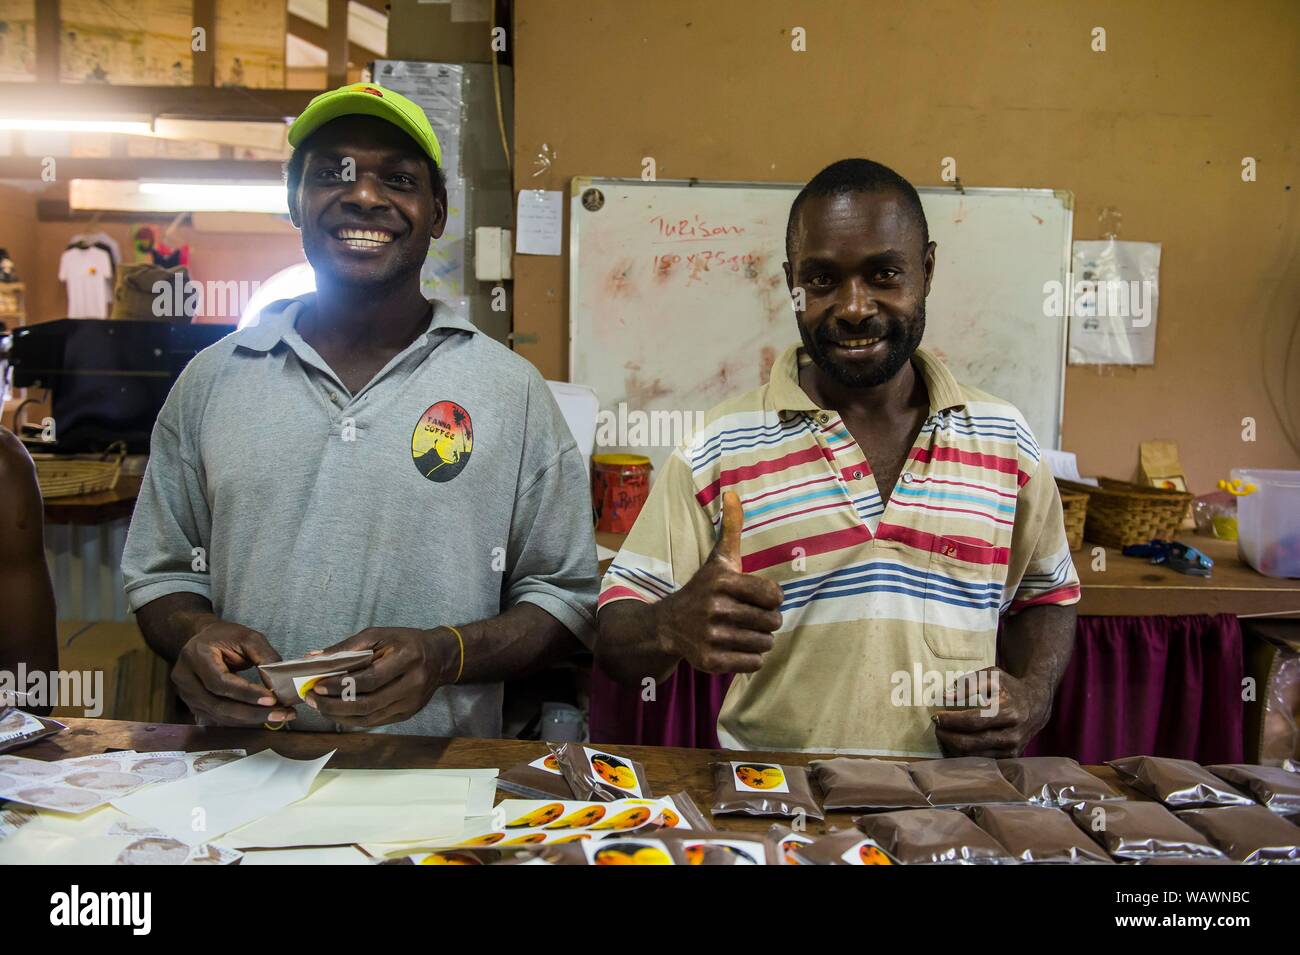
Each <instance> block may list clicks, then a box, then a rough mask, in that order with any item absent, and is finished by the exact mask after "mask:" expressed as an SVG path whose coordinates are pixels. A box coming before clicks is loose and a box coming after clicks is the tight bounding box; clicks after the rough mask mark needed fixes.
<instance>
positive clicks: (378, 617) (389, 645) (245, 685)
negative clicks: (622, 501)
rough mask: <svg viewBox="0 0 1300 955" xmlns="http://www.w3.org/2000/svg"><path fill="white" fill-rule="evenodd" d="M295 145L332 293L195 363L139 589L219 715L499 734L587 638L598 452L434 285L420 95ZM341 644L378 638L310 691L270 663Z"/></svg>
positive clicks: (184, 676) (325, 114)
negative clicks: (278, 688)
mask: <svg viewBox="0 0 1300 955" xmlns="http://www.w3.org/2000/svg"><path fill="white" fill-rule="evenodd" d="M289 142H290V144H291V145H292V146H293V147H294V152H293V156H292V158H291V159H290V161H289V163H288V168H287V173H288V175H287V178H288V189H289V209H290V218H291V219H292V220H293V223H294V225H295V226H297V228H298V229H299V230H300V231H301V232H302V243H303V249H304V251H305V253H306V256H307V259H308V261H309V262H310V263H311V265H312V267H313V269H314V270H315V273H316V287H317V291H316V293H315V294H314V295H308V296H303V297H302V298H298V299H293V300H289V301H284V302H277V303H275V304H274V305H272V306H270V307H268V308H267V309H265V310H264V311H263V312H262V314H261V316H260V319H259V321H258V323H257V324H256V325H254V326H250V327H247V328H243V329H241V330H239V331H237V332H236V333H234V334H233V335H230V336H228V337H227V338H225V339H223V340H222V341H221V342H218V343H217V344H216V345H214V346H212V347H211V348H208V349H206V350H205V351H203V352H201V353H200V354H199V355H198V356H196V357H195V359H194V360H193V361H192V362H191V363H190V364H189V365H188V366H187V367H186V369H185V371H184V373H183V374H182V375H181V376H180V378H179V379H178V380H177V383H176V385H175V387H173V389H172V391H171V394H170V395H169V396H168V399H167V402H166V404H165V406H164V408H163V410H162V412H161V413H160V415H159V418H158V422H157V425H156V426H155V428H154V432H153V441H152V447H151V454H150V461H149V468H148V471H147V473H146V476H145V481H144V486H143V488H142V490H141V494H140V499H139V501H138V503H137V505H136V510H135V515H134V517H133V518H132V522H131V529H130V533H129V535H128V538H127V545H126V551H125V553H124V556H123V560H122V568H123V574H124V576H125V579H126V590H127V595H128V597H129V599H130V602H131V606H132V608H133V609H134V610H135V611H136V613H137V619H138V621H139V623H140V627H141V630H142V631H143V632H144V634H145V638H146V640H147V641H148V642H149V644H150V646H152V647H153V648H154V649H155V650H157V651H158V652H159V653H161V654H162V655H163V656H165V657H167V658H168V659H169V660H172V661H174V662H175V667H174V669H173V674H172V679H173V682H174V683H175V685H176V688H177V690H178V692H179V693H180V696H181V698H182V699H184V700H185V702H186V703H187V704H188V705H189V706H190V708H191V709H192V710H193V711H194V712H195V713H196V715H197V716H198V717H199V719H200V720H201V721H203V722H209V723H221V724H229V725H253V726H256V725H261V724H263V723H269V724H270V725H271V726H273V727H276V726H282V725H284V724H286V723H289V724H290V725H291V726H292V727H294V728H299V729H302V728H305V729H330V728H334V729H358V728H369V729H377V730H380V731H384V732H397V733H410V734H427V735H442V736H450V735H475V736H496V735H500V733H501V728H502V714H501V700H502V685H503V681H505V680H507V679H510V678H512V677H516V676H520V675H523V674H525V673H527V672H529V671H532V670H535V669H538V668H541V667H544V666H545V665H547V664H548V663H550V662H552V661H554V660H556V659H558V658H560V657H562V656H564V655H566V654H568V653H570V652H571V651H573V650H574V649H577V647H578V642H577V640H575V637H576V638H577V639H578V640H582V641H583V642H589V641H590V639H591V635H592V632H593V631H592V623H593V612H594V604H595V595H596V556H595V542H594V540H593V536H592V529H591V520H590V502H589V498H588V493H587V479H586V471H585V467H584V464H583V462H582V459H581V454H580V452H579V451H578V449H577V446H576V444H575V443H574V441H573V438H572V437H571V435H570V434H569V432H568V429H567V427H566V425H565V423H564V420H563V418H562V417H561V415H560V413H559V410H558V409H557V407H556V405H555V402H554V400H553V399H552V398H551V395H550V392H549V390H548V388H547V386H546V384H545V382H544V381H543V380H542V378H541V376H540V375H539V374H538V373H537V371H536V370H535V369H534V368H533V367H532V366H531V365H530V364H528V363H527V362H526V361H524V360H523V359H521V358H519V357H518V356H516V355H515V354H514V353H513V352H511V351H510V350H509V349H507V348H504V347H502V346H501V345H499V344H498V343H496V342H494V341H492V340H491V339H489V338H487V337H486V336H485V335H483V334H481V333H479V332H478V331H477V330H476V329H475V327H474V326H473V325H472V324H470V323H469V322H468V321H466V320H465V319H464V318H462V317H460V316H459V315H457V314H455V313H454V312H453V311H452V310H451V309H450V308H448V307H447V306H446V305H444V304H443V303H441V302H429V301H427V300H426V299H425V298H424V297H423V295H422V294H421V292H420V267H421V265H422V264H423V262H424V260H425V257H426V256H427V254H428V249H429V243H430V241H432V240H434V239H437V238H438V237H439V236H441V235H442V231H443V228H444V226H445V224H446V221H447V199H446V189H445V186H444V182H443V173H442V168H441V166H442V154H441V150H440V147H439V144H438V140H437V137H436V136H435V135H434V133H433V129H432V128H431V127H430V125H429V122H428V120H427V118H426V117H425V115H424V113H423V111H422V110H420V108H419V107H417V106H416V105H415V104H414V103H412V102H410V101H409V100H407V99H405V98H404V97H402V96H400V95H398V94H396V93H394V92H392V91H391V90H387V89H384V88H382V87H379V86H375V85H373V84H365V83H358V84H353V85H350V86H345V87H343V88H341V89H338V90H333V91H331V92H329V93H325V94H323V95H321V96H318V97H317V98H316V99H314V100H313V101H312V102H311V104H310V105H309V106H308V107H307V109H306V110H305V111H304V112H303V114H302V115H301V116H299V117H298V119H297V121H296V122H295V123H294V124H293V126H292V127H291V128H290V131H289ZM320 650H325V651H336V650H371V651H373V654H374V655H373V657H372V658H371V660H370V662H369V664H368V665H366V666H365V667H364V668H362V669H360V670H354V671H352V672H350V673H348V674H346V675H340V676H331V677H328V678H325V679H322V680H320V681H319V682H318V683H316V684H315V686H314V687H312V688H311V689H310V690H309V691H307V692H306V693H305V694H304V695H303V703H304V705H303V706H294V707H292V708H291V707H288V706H284V705H282V704H279V703H277V702H276V700H275V699H274V698H273V697H272V695H271V694H270V693H269V692H268V690H267V689H266V687H265V686H264V685H263V684H262V682H261V681H260V680H259V679H258V678H257V676H256V671H254V670H253V669H252V668H253V667H255V666H257V665H260V664H265V663H270V662H275V661H277V660H280V659H294V658H297V657H301V656H304V655H307V654H309V653H313V652H316V651H320ZM243 671H249V672H247V673H244V675H241V672H243Z"/></svg>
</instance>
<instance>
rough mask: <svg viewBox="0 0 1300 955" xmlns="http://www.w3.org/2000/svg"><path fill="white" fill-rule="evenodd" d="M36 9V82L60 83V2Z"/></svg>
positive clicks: (54, 1)
mask: <svg viewBox="0 0 1300 955" xmlns="http://www.w3.org/2000/svg"><path fill="white" fill-rule="evenodd" d="M35 7H36V82H38V83H57V82H58V81H59V0H46V2H45V3H38V4H35Z"/></svg>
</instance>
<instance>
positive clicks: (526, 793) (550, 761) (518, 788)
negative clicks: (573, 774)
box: [497, 752, 573, 799]
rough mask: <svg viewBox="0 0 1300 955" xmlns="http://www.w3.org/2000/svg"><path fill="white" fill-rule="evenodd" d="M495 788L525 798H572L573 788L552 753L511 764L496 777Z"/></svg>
mask: <svg viewBox="0 0 1300 955" xmlns="http://www.w3.org/2000/svg"><path fill="white" fill-rule="evenodd" d="M497 789H499V790H501V791H502V792H506V793H509V794H510V795H512V796H522V797H523V798H525V799H572V798H573V788H572V787H571V786H569V784H568V783H567V782H565V779H564V774H563V773H562V772H560V762H559V760H558V759H557V758H556V756H555V754H554V753H551V752H547V754H546V755H545V756H539V757H538V758H537V759H534V760H530V761H529V762H527V763H520V764H519V765H518V766H512V767H511V768H510V769H507V770H506V771H505V772H504V773H502V774H501V775H499V776H498V777H497Z"/></svg>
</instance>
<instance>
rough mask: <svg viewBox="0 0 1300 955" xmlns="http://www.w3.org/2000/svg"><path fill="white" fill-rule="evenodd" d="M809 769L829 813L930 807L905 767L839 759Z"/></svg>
mask: <svg viewBox="0 0 1300 955" xmlns="http://www.w3.org/2000/svg"><path fill="white" fill-rule="evenodd" d="M808 768H809V769H810V770H811V771H812V775H813V779H815V780H816V781H817V786H818V788H819V789H821V791H822V796H823V799H822V808H823V809H826V810H828V811H833V810H837V809H852V810H856V811H859V812H883V811H888V810H891V809H924V808H928V807H929V805H930V804H929V803H928V802H927V801H926V798H925V796H924V795H923V794H922V793H921V790H919V789H917V788H916V783H914V782H912V777H911V775H910V774H909V773H908V771H907V764H906V763H893V762H889V761H888V760H884V759H855V758H853V757H851V756H837V757H836V758H835V759H815V760H813V761H812V762H811V763H809V764H808Z"/></svg>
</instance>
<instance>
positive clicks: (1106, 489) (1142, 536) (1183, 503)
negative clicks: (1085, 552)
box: [1057, 478, 1192, 547]
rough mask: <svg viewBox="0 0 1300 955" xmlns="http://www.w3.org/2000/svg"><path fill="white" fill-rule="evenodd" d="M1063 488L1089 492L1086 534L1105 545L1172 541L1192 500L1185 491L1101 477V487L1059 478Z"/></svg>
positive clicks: (1083, 492)
mask: <svg viewBox="0 0 1300 955" xmlns="http://www.w3.org/2000/svg"><path fill="white" fill-rule="evenodd" d="M1057 483H1058V484H1059V485H1060V488H1061V490H1062V491H1070V492H1074V493H1081V494H1086V495H1088V504H1087V520H1086V522H1085V524H1084V529H1083V536H1084V537H1086V538H1087V539H1088V540H1090V541H1092V542H1093V543H1096V544H1103V545H1105V546H1106V547H1127V546H1128V545H1129V544H1145V543H1146V542H1147V541H1149V540H1156V539H1161V540H1172V539H1173V538H1174V536H1175V533H1176V532H1177V530H1178V526H1179V525H1180V524H1181V523H1182V522H1183V516H1184V515H1185V514H1186V513H1187V508H1188V506H1189V505H1190V504H1191V502H1192V495H1190V494H1188V493H1187V492H1185V491H1167V490H1164V489H1163V488H1155V487H1143V486H1142V485H1140V484H1130V483H1129V482H1127V481H1115V480H1112V479H1110V478H1101V486H1100V487H1092V486H1091V485H1089V484H1076V483H1075V482H1074V481H1058V482H1057Z"/></svg>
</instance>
